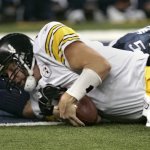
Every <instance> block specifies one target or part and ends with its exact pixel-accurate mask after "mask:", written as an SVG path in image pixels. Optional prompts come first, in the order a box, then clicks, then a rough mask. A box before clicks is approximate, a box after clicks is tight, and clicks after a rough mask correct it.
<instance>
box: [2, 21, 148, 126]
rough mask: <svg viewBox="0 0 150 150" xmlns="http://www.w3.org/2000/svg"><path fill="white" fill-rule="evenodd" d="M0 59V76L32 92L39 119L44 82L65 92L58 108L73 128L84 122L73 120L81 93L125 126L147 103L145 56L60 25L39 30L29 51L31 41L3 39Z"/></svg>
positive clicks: (22, 37)
mask: <svg viewBox="0 0 150 150" xmlns="http://www.w3.org/2000/svg"><path fill="white" fill-rule="evenodd" d="M33 53H34V54H33ZM0 56H1V57H0V58H1V59H0V72H1V74H3V76H5V74H6V75H7V76H8V78H9V81H8V82H9V83H11V84H17V85H19V86H23V87H24V89H25V90H26V91H29V92H32V95H31V96H32V98H31V99H32V106H33V107H32V108H33V111H34V113H35V115H37V116H40V115H41V112H40V109H39V106H38V103H37V101H36V99H37V96H38V97H40V96H39V95H38V93H37V90H38V89H40V88H41V87H45V86H46V85H47V84H52V85H54V86H61V87H63V88H67V91H66V92H65V93H64V94H63V95H62V97H61V98H60V101H59V104H58V108H59V113H60V117H61V118H63V119H69V120H70V121H71V123H72V124H73V125H76V126H84V123H83V122H81V121H80V120H79V119H78V118H77V117H76V107H75V105H74V102H75V101H79V100H80V99H81V98H82V97H83V96H84V95H88V96H90V97H91V98H92V100H93V102H94V103H95V105H96V107H97V109H98V110H99V111H100V113H101V115H102V117H104V118H109V119H113V120H123V121H124V120H125V121H129V122H131V121H138V120H140V119H141V118H142V116H143V107H144V104H145V102H147V101H148V100H149V96H147V95H146V93H148V94H149V88H150V87H149V79H150V77H149V76H147V75H149V74H150V71H149V70H146V72H145V66H149V65H150V62H149V59H148V58H149V55H148V54H144V53H142V52H140V51H136V52H134V53H133V52H128V51H121V50H117V49H115V48H112V47H109V46H103V45H102V44H101V43H100V42H97V41H95V42H94V41H89V40H88V39H83V38H82V37H81V36H80V35H78V34H77V33H76V32H75V31H74V30H72V29H71V28H69V27H67V26H65V25H64V24H62V23H59V22H50V23H48V24H46V25H45V26H44V27H43V28H42V29H41V30H40V32H39V34H38V36H37V37H36V39H35V41H34V47H33V49H32V44H31V42H30V39H29V37H27V36H25V35H22V34H9V35H7V36H6V37H4V38H3V39H2V40H1V41H0ZM2 58H3V59H2ZM4 58H5V59H4ZM145 79H146V80H145ZM34 99H35V101H34ZM146 114H147V112H146V113H144V115H146Z"/></svg>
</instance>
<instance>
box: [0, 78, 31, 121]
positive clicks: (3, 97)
mask: <svg viewBox="0 0 150 150" xmlns="http://www.w3.org/2000/svg"><path fill="white" fill-rule="evenodd" d="M29 99H30V96H29V94H28V93H27V92H25V91H24V90H23V89H22V90H21V89H16V88H11V89H10V90H8V89H7V84H6V81H5V80H3V78H0V110H2V111H1V112H2V114H3V111H4V112H7V113H9V114H12V115H15V116H18V117H25V118H32V117H34V115H33V112H32V109H31V107H30V101H29ZM1 112H0V113H1ZM0 115H1V114H0Z"/></svg>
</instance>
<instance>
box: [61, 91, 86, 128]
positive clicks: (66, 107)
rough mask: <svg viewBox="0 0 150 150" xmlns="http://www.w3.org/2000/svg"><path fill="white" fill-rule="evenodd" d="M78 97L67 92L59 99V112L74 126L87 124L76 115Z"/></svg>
mask: <svg viewBox="0 0 150 150" xmlns="http://www.w3.org/2000/svg"><path fill="white" fill-rule="evenodd" d="M75 103H76V99H75V98H74V97H72V96H70V95H69V94H67V93H64V94H63V95H62V97H61V99H60V101H59V104H58V107H59V113H60V117H61V118H62V119H67V120H69V121H70V123H71V124H72V125H73V126H85V124H84V123H83V122H82V121H80V120H79V119H78V118H77V116H76V109H77V106H76V105H75Z"/></svg>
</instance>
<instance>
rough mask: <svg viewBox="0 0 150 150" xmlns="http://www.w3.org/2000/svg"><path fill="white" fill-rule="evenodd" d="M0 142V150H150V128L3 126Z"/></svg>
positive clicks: (132, 126) (106, 125)
mask: <svg viewBox="0 0 150 150" xmlns="http://www.w3.org/2000/svg"><path fill="white" fill-rule="evenodd" d="M0 139H1V140H0V150H149V149H150V128H146V127H145V126H144V125H142V124H139V125H138V124H128V125H127V124H102V125H96V126H91V127H79V128H76V127H71V126H66V125H58V126H35V127H1V128H0Z"/></svg>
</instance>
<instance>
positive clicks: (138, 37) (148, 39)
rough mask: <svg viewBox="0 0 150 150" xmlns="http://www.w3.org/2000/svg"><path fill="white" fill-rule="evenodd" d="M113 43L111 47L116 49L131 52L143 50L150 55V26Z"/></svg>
mask: <svg viewBox="0 0 150 150" xmlns="http://www.w3.org/2000/svg"><path fill="white" fill-rule="evenodd" d="M112 43H113V44H112ZM112 43H111V44H110V45H111V46H112V47H114V48H118V49H123V50H129V51H135V50H141V51H143V52H144V53H149V54H150V26H147V27H145V28H142V29H140V30H138V31H136V32H132V33H128V34H126V35H125V36H123V37H121V38H120V39H118V40H117V41H116V42H112Z"/></svg>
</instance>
